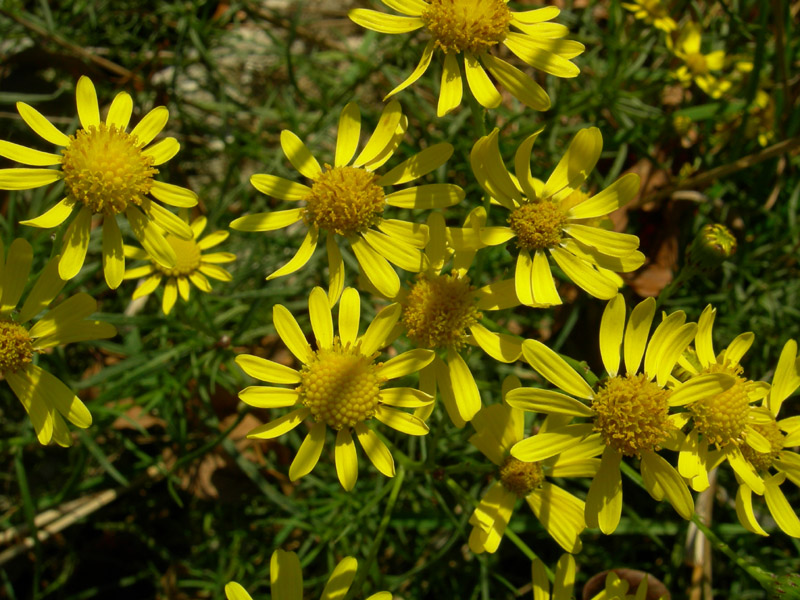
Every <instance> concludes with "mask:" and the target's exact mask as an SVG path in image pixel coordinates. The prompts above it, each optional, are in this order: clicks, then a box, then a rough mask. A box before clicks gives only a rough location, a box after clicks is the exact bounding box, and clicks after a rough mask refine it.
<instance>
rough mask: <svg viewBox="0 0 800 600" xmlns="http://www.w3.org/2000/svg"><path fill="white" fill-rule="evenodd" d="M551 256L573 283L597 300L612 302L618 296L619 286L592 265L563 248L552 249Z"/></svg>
mask: <svg viewBox="0 0 800 600" xmlns="http://www.w3.org/2000/svg"><path fill="white" fill-rule="evenodd" d="M550 254H551V256H552V257H553V259H554V260H555V261H556V263H557V264H558V266H559V267H561V270H562V271H564V274H565V275H566V276H567V277H569V278H570V279H571V280H572V281H573V283H575V284H576V285H577V286H578V287H580V288H582V289H583V290H585V291H586V292H588V293H589V294H591V295H592V296H594V297H595V298H600V299H601V300H610V299H611V298H613V297H614V296H616V295H617V290H618V287H617V285H616V284H615V283H614V282H613V281H611V280H610V279H608V278H607V277H605V276H604V275H602V274H601V273H598V272H597V270H595V268H594V267H593V265H592V264H590V263H588V262H586V261H584V260H582V259H581V258H578V257H577V256H575V255H574V254H572V253H570V252H567V251H566V250H564V249H563V248H551V249H550Z"/></svg>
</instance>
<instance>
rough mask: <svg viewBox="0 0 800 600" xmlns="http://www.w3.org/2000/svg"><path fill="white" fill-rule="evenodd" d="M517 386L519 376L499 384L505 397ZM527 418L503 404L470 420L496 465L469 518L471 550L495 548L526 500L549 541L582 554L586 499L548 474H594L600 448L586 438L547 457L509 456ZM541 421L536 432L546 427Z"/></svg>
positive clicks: (475, 438)
mask: <svg viewBox="0 0 800 600" xmlns="http://www.w3.org/2000/svg"><path fill="white" fill-rule="evenodd" d="M519 387H520V383H519V379H517V378H516V377H508V378H506V380H505V381H504V382H503V396H504V397H505V395H506V393H508V392H509V391H510V390H512V389H517V388H519ZM524 422H525V416H524V414H523V412H522V411H521V410H519V409H517V408H512V407H510V406H508V405H507V404H505V403H503V404H492V405H491V406H486V407H484V408H482V409H481V411H480V412H479V413H478V414H477V415H475V418H474V419H472V426H473V427H475V434H474V435H473V436H472V437H470V438H469V441H470V443H471V444H472V445H473V446H475V447H476V448H478V450H480V451H481V452H483V454H484V455H485V456H486V458H488V459H489V460H491V461H492V462H493V463H494V464H495V465H497V467H498V470H497V480H496V481H495V482H494V483H492V485H491V486H490V487H489V489H488V490H487V491H486V493H485V494H484V495H483V498H481V501H480V504H479V505H478V507H477V508H476V509H475V512H473V513H472V516H471V517H470V519H469V523H470V525H472V532H471V533H470V536H469V547H470V550H472V551H473V552H476V553H480V552H495V551H496V550H497V547H498V546H499V544H500V540H501V539H502V538H503V534H504V533H505V530H506V526H507V525H508V522H509V520H510V519H511V514H512V513H513V512H514V507H515V506H516V504H517V500H519V499H520V498H524V499H525V501H526V502H527V503H528V505H529V506H530V507H531V510H532V511H533V514H535V515H536V518H537V519H539V521H540V522H541V524H542V525H543V526H544V528H545V529H546V530H547V533H549V534H550V535H551V536H552V537H553V539H554V540H555V541H556V542H558V544H559V545H560V546H561V547H562V548H564V550H566V551H567V552H580V550H581V540H580V538H579V537H578V536H579V535H580V533H581V532H582V531H583V530H584V529H585V528H586V521H585V520H584V516H583V514H584V503H583V500H579V499H578V498H576V497H575V496H573V495H572V494H570V493H569V492H567V491H566V490H564V489H563V488H561V487H559V486H558V485H556V484H555V483H553V482H551V481H548V477H594V475H595V473H597V468H598V467H599V466H600V461H599V460H598V459H596V458H594V456H597V455H598V454H600V452H601V451H602V450H601V449H600V448H598V446H597V444H595V443H594V440H592V439H590V438H587V439H585V440H583V441H581V442H577V443H575V444H573V445H572V446H570V447H569V448H564V449H563V450H562V451H561V452H559V453H557V454H555V455H554V456H551V457H550V458H548V459H547V460H543V461H534V462H528V461H523V460H519V459H517V458H514V457H513V456H511V455H510V454H509V452H510V450H511V447H512V446H513V445H514V444H516V443H517V442H519V441H521V440H522V439H523V437H524V429H525V425H524ZM549 425H550V423H549V420H548V419H545V422H544V424H543V425H542V428H541V429H540V433H539V434H537V435H541V434H542V433H545V432H547V431H548V430H549Z"/></svg>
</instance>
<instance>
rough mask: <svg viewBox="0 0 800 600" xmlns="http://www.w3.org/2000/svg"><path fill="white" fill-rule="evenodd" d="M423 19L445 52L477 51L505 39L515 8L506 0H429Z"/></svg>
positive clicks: (481, 50)
mask: <svg viewBox="0 0 800 600" xmlns="http://www.w3.org/2000/svg"><path fill="white" fill-rule="evenodd" d="M422 20H423V21H424V22H425V26H426V27H427V28H428V31H429V32H430V34H431V36H433V39H434V40H435V43H436V45H437V46H438V47H439V48H441V49H442V50H444V52H445V53H447V52H456V53H458V52H465V51H466V52H472V53H475V54H477V53H480V52H484V51H486V50H488V49H489V48H491V47H492V46H494V45H495V44H498V43H499V42H502V41H503V40H504V39H505V37H506V35H507V34H508V24H509V23H510V22H511V11H510V10H509V9H508V6H506V3H505V2H504V1H503V0H429V5H428V8H426V9H425V10H423V11H422Z"/></svg>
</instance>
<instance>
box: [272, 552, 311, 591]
mask: <svg viewBox="0 0 800 600" xmlns="http://www.w3.org/2000/svg"><path fill="white" fill-rule="evenodd" d="M269 582H270V591H271V592H272V600H303V574H302V571H301V569H300V559H299V558H297V554H295V553H294V552H286V551H284V550H281V549H280V548H278V549H277V550H275V552H273V553H272V558H271V559H270V561H269Z"/></svg>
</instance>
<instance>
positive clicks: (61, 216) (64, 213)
mask: <svg viewBox="0 0 800 600" xmlns="http://www.w3.org/2000/svg"><path fill="white" fill-rule="evenodd" d="M74 207H75V202H74V201H73V200H70V199H68V198H64V199H63V200H61V201H60V202H59V203H58V204H56V205H55V206H53V207H52V208H51V209H50V210H48V211H47V212H45V213H43V214H41V215H39V216H38V217H36V218H34V219H28V220H27V221H20V222H19V224H20V225H29V226H31V227H40V228H42V229H49V228H50V227H58V226H59V225H61V224H62V223H63V222H64V221H66V220H67V217H69V216H70V215H71V214H72V209H73V208H74Z"/></svg>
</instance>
